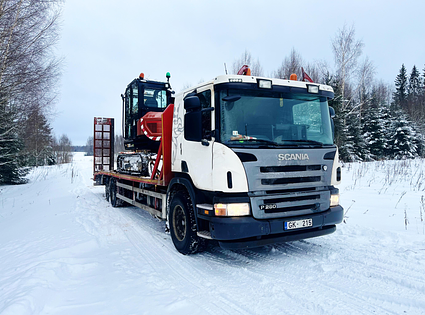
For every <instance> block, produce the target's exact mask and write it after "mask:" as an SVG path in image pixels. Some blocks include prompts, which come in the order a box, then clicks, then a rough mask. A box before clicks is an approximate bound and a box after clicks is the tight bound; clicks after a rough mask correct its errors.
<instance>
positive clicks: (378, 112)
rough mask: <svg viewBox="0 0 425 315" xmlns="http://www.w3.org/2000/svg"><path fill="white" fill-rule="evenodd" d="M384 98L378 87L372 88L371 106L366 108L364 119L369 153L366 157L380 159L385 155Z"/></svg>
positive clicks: (364, 130)
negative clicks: (380, 95) (381, 97)
mask: <svg viewBox="0 0 425 315" xmlns="http://www.w3.org/2000/svg"><path fill="white" fill-rule="evenodd" d="M383 106H385V105H384V104H382V100H381V99H380V97H379V93H378V91H377V88H376V87H374V88H373V90H372V99H371V102H370V106H368V108H367V109H366V110H365V113H364V121H363V137H364V140H365V142H366V147H367V152H368V155H367V156H366V159H367V160H369V159H372V160H378V159H382V158H383V157H384V156H385V148H386V144H387V141H386V138H385V135H386V133H385V129H384V128H385V124H386V122H385V117H386V115H385V114H384V109H383Z"/></svg>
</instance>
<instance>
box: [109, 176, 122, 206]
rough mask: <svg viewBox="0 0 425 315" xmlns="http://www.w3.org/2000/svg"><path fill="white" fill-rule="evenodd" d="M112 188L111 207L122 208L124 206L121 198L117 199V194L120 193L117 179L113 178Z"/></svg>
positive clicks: (110, 184)
mask: <svg viewBox="0 0 425 315" xmlns="http://www.w3.org/2000/svg"><path fill="white" fill-rule="evenodd" d="M109 187H110V193H109V194H110V198H111V205H112V207H114V208H116V207H121V206H122V205H123V201H122V200H121V199H119V198H117V192H118V186H117V180H116V179H115V178H111V181H110V183H109Z"/></svg>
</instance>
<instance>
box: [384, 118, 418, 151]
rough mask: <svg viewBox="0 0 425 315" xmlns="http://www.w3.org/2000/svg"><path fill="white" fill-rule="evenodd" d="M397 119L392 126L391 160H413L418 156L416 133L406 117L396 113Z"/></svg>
mask: <svg viewBox="0 0 425 315" xmlns="http://www.w3.org/2000/svg"><path fill="white" fill-rule="evenodd" d="M396 117H397V119H394V120H393V121H392V124H391V130H390V132H391V136H390V140H389V147H390V154H391V158H394V159H412V158H415V157H417V156H418V154H417V143H416V139H415V138H416V137H415V136H416V133H415V131H414V129H413V128H412V126H411V123H410V122H409V121H408V119H407V117H406V115H405V114H404V113H403V112H402V111H401V110H398V111H396Z"/></svg>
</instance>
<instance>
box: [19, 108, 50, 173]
mask: <svg viewBox="0 0 425 315" xmlns="http://www.w3.org/2000/svg"><path fill="white" fill-rule="evenodd" d="M22 138H23V139H24V144H25V150H24V154H25V158H26V163H27V165H29V166H40V165H46V164H52V146H51V143H52V128H51V127H50V125H49V123H48V121H47V119H46V116H45V115H44V114H43V113H42V111H41V109H40V108H39V107H37V106H34V107H33V108H31V109H30V110H29V111H28V113H27V118H26V120H25V122H24V133H23V135H22Z"/></svg>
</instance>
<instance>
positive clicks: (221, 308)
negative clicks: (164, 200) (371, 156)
mask: <svg viewBox="0 0 425 315" xmlns="http://www.w3.org/2000/svg"><path fill="white" fill-rule="evenodd" d="M424 172H425V165H424V161H423V160H419V159H417V160H408V161H389V162H374V163H353V164H347V165H345V166H344V168H343V185H341V186H340V187H339V188H340V193H341V203H342V205H343V206H344V208H345V210H346V217H345V220H344V221H345V223H342V224H340V225H339V226H338V227H337V231H336V232H335V233H334V234H331V235H328V236H324V237H320V238H314V239H308V240H304V241H297V242H291V243H286V244H279V245H275V246H266V247H262V248H258V249H253V250H239V251H228V250H223V249H221V248H219V247H216V246H209V248H208V249H207V251H205V252H204V253H201V254H197V255H193V256H183V255H181V254H179V253H178V252H177V251H176V250H175V249H174V247H173V244H172V242H171V239H170V236H169V235H168V234H166V233H165V232H164V230H165V223H164V222H161V221H159V220H157V219H155V218H153V217H151V216H150V215H149V214H148V213H145V212H144V211H143V210H140V209H137V208H135V207H128V208H112V207H111V206H110V204H108V203H107V202H106V201H105V199H104V197H103V192H104V188H103V187H95V186H93V182H92V180H91V177H92V160H91V158H90V157H84V156H82V155H76V156H75V158H74V162H73V163H72V164H67V165H60V166H51V167H39V168H37V169H34V170H33V171H32V173H31V174H30V176H29V179H30V182H29V183H28V184H26V185H20V186H0V314H2V315H6V314H11V315H17V314H79V315H82V314H90V315H92V314H283V313H285V314H404V313H406V314H424V313H425V222H424V220H425V197H424V196H425V174H424Z"/></svg>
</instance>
